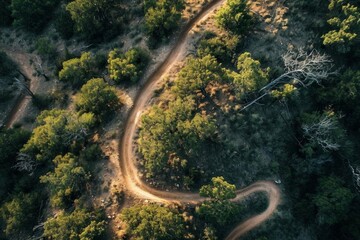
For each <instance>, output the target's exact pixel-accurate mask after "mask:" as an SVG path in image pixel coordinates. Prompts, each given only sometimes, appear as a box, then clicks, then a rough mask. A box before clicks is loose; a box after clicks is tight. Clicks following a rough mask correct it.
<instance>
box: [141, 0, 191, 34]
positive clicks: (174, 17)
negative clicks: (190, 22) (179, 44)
mask: <svg viewBox="0 0 360 240" xmlns="http://www.w3.org/2000/svg"><path fill="white" fill-rule="evenodd" d="M184 3H185V2H184V0H176V1H172V0H159V1H153V0H148V1H145V12H146V13H145V28H146V31H147V33H148V34H149V35H150V37H151V38H154V39H163V38H168V37H169V36H170V35H171V33H172V32H173V31H174V30H175V29H176V28H177V27H178V25H179V22H180V19H181V12H182V10H183V9H184V7H185V4H184Z"/></svg>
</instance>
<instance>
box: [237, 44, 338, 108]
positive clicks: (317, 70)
mask: <svg viewBox="0 0 360 240" xmlns="http://www.w3.org/2000/svg"><path fill="white" fill-rule="evenodd" d="M282 59H283V62H284V66H285V73H283V74H282V75H280V76H279V77H277V78H276V79H274V80H273V81H271V82H270V83H268V84H267V85H266V86H264V87H263V88H261V89H260V90H259V92H263V93H262V95H261V96H260V97H258V98H256V99H255V100H253V101H251V102H250V103H248V104H246V105H245V106H244V107H243V108H242V109H241V110H244V109H246V108H248V107H249V106H251V105H253V104H254V103H256V102H258V101H259V100H261V99H262V98H264V97H265V96H267V95H268V94H269V93H270V92H271V91H272V90H274V89H275V88H277V87H278V86H282V85H284V84H287V83H291V82H294V84H297V85H300V87H308V86H310V85H312V84H314V83H317V84H319V85H321V81H322V80H324V79H326V78H328V77H329V76H331V75H334V74H336V73H337V72H336V71H333V70H332V68H333V64H332V60H331V59H330V57H329V56H327V55H326V54H321V53H319V52H318V51H316V50H313V51H311V52H310V53H306V52H305V51H304V50H303V49H299V50H298V51H288V52H287V53H285V54H284V55H283V56H282Z"/></svg>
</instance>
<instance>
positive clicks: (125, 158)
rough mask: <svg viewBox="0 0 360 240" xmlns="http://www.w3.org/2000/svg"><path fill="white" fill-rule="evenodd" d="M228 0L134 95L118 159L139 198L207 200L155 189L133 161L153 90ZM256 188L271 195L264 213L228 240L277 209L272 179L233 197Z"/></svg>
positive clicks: (203, 14) (208, 9)
mask: <svg viewBox="0 0 360 240" xmlns="http://www.w3.org/2000/svg"><path fill="white" fill-rule="evenodd" d="M225 1H226V0H214V1H212V2H211V3H209V4H208V5H207V6H205V7H204V8H203V9H202V10H201V11H200V12H199V13H198V14H197V15H196V16H195V17H194V18H193V19H192V20H191V21H190V22H189V23H188V24H187V25H186V26H185V28H184V29H183V31H181V33H180V36H179V38H178V40H177V41H176V43H175V45H174V47H173V48H172V50H171V51H170V53H169V54H168V56H167V57H166V58H165V60H164V61H163V62H162V63H161V64H160V66H159V67H158V68H157V69H156V70H155V71H154V72H153V73H152V74H151V75H150V77H149V78H148V80H147V81H146V83H145V84H144V86H142V89H141V90H140V91H139V93H138V95H137V97H136V98H135V101H134V105H133V108H132V109H131V111H130V113H129V115H128V118H127V120H126V122H125V129H124V133H123V135H122V138H121V142H120V145H119V157H120V160H119V162H120V168H121V172H122V175H123V177H124V181H125V185H126V188H127V190H129V191H130V192H131V193H132V194H133V195H135V196H136V197H138V198H140V199H147V200H150V201H155V202H163V203H172V202H176V203H190V204H197V203H199V202H201V201H204V200H205V198H202V197H200V196H199V194H197V193H185V192H165V191H160V190H156V189H153V188H151V187H149V186H148V185H146V184H145V183H144V182H143V181H142V180H141V178H140V177H139V174H138V171H137V168H136V166H135V164H134V161H133V159H134V157H133V141H134V136H135V132H136V129H137V124H138V122H139V119H140V116H141V112H142V110H143V109H144V108H145V106H146V104H147V103H148V102H149V100H150V99H151V97H152V95H153V93H154V89H155V85H156V84H157V83H158V82H159V81H161V79H162V78H163V77H164V76H165V75H166V74H167V73H168V72H169V71H170V69H171V67H172V66H173V65H174V64H175V63H176V62H177V61H178V60H180V58H181V57H183V56H184V54H185V53H186V45H187V40H188V37H189V33H190V31H191V29H192V28H193V27H194V26H196V25H197V24H199V23H200V22H201V21H203V20H205V19H206V18H207V17H209V15H210V14H211V13H212V12H213V11H214V10H216V9H217V8H218V7H219V6H221V5H222V4H223V3H225ZM255 192H265V193H266V194H267V196H268V198H269V205H268V208H267V209H266V210H265V211H264V212H263V213H261V214H259V215H255V216H253V217H251V218H250V219H248V220H246V221H245V222H243V223H241V224H239V225H238V226H237V227H236V228H235V229H234V230H233V231H232V232H231V233H230V234H229V235H228V236H227V237H226V240H234V239H238V238H239V237H240V236H242V235H243V234H245V233H246V232H248V231H250V230H251V229H253V228H255V227H256V226H258V225H259V224H261V223H262V222H264V221H265V220H267V219H268V218H269V217H270V216H271V215H272V213H273V212H274V211H275V210H276V208H277V206H278V204H279V202H280V189H279V188H278V187H277V186H276V185H275V184H274V183H273V182H270V181H259V182H256V183H254V184H252V185H250V186H248V187H246V188H244V189H241V190H238V191H237V196H236V198H235V199H233V201H240V200H242V199H243V198H245V197H247V196H248V195H250V194H252V193H255Z"/></svg>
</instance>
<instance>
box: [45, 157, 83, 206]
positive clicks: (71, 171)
mask: <svg viewBox="0 0 360 240" xmlns="http://www.w3.org/2000/svg"><path fill="white" fill-rule="evenodd" d="M53 162H54V164H55V169H54V171H53V172H48V173H47V174H46V175H44V176H41V177H40V182H41V183H46V184H47V186H48V189H49V190H50V202H51V205H52V206H54V207H66V206H69V204H70V203H71V202H72V201H73V200H74V199H76V198H77V197H79V196H80V195H81V192H82V191H83V190H84V188H85V183H86V181H87V180H88V179H89V178H90V174H89V173H87V172H86V171H85V169H84V168H83V167H82V166H80V164H79V162H78V160H77V159H76V158H75V156H74V155H72V154H66V155H65V156H61V155H59V156H57V157H55V159H54V160H53Z"/></svg>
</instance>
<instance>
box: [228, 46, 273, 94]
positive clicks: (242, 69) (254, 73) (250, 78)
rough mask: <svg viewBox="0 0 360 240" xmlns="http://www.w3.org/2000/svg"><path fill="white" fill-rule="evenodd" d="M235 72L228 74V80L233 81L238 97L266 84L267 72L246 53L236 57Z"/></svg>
mask: <svg viewBox="0 0 360 240" xmlns="http://www.w3.org/2000/svg"><path fill="white" fill-rule="evenodd" d="M237 70H238V72H237V73H236V72H232V73H230V78H232V80H233V83H234V87H235V90H236V95H237V96H238V97H240V96H242V95H243V94H244V93H246V92H251V91H255V90H257V89H260V88H261V87H263V86H264V85H265V84H266V83H267V82H268V79H269V75H268V71H269V70H268V69H267V70H263V69H262V68H261V65H260V62H259V61H258V60H254V59H253V58H251V54H250V53H248V52H245V53H243V54H241V55H240V56H239V57H238V60H237Z"/></svg>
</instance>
